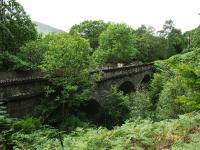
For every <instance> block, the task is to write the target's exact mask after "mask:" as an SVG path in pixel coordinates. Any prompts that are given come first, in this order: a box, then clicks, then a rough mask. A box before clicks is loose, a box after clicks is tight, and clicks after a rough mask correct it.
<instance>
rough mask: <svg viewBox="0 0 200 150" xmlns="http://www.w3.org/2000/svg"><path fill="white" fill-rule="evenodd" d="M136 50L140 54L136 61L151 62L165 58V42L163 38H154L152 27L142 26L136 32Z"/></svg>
mask: <svg viewBox="0 0 200 150" xmlns="http://www.w3.org/2000/svg"><path fill="white" fill-rule="evenodd" d="M135 34H136V45H135V46H136V48H137V49H138V51H139V52H140V53H139V55H138V60H140V61H142V62H152V61H154V60H158V59H165V58H166V57H167V49H166V47H167V42H166V39H165V38H163V37H158V36H155V35H154V34H155V33H154V29H153V28H152V27H149V28H147V27H145V26H144V25H142V26H141V27H139V28H138V29H137V30H136V31H135Z"/></svg>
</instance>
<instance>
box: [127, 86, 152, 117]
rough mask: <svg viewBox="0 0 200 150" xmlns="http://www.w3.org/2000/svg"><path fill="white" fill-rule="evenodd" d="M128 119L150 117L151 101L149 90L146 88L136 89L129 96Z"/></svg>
mask: <svg viewBox="0 0 200 150" xmlns="http://www.w3.org/2000/svg"><path fill="white" fill-rule="evenodd" d="M129 107H130V111H131V112H130V119H131V120H134V119H137V118H139V117H140V118H152V117H153V111H152V103H151V100H150V96H149V92H148V91H147V90H146V91H145V90H140V91H136V92H135V93H131V95H130V96H129Z"/></svg>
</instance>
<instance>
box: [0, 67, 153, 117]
mask: <svg viewBox="0 0 200 150" xmlns="http://www.w3.org/2000/svg"><path fill="white" fill-rule="evenodd" d="M100 71H102V73H103V77H102V78H101V79H100V81H98V82H97V84H96V91H95V93H94V99H95V100H96V101H97V102H98V103H99V104H101V101H102V97H103V95H105V94H106V93H107V92H108V91H109V90H110V89H111V87H112V86H113V85H115V86H116V87H117V88H118V89H120V90H122V91H124V92H125V93H128V92H130V91H134V90H136V89H138V88H140V87H141V86H142V85H143V84H146V82H147V81H148V80H149V79H150V76H151V75H152V74H153V64H143V65H135V66H133V65H129V66H123V67H116V68H108V69H101V70H100ZM44 86H45V81H44V78H43V75H42V74H41V73H39V72H0V102H4V104H5V105H6V106H7V110H8V113H9V114H10V115H11V116H12V117H21V116H24V115H27V114H29V113H32V112H33V110H34V108H35V106H37V105H38V104H39V103H40V100H41V97H42V95H43V93H44Z"/></svg>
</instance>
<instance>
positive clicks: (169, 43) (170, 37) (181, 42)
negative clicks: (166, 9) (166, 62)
mask: <svg viewBox="0 0 200 150" xmlns="http://www.w3.org/2000/svg"><path fill="white" fill-rule="evenodd" d="M158 33H159V36H160V37H161V38H164V39H166V48H165V50H166V56H167V58H168V57H170V56H172V55H175V54H177V53H180V52H182V50H183V49H184V48H185V47H186V43H187V41H186V40H185V38H184V36H183V34H182V33H181V30H179V29H176V28H175V25H174V23H173V21H172V20H171V19H170V20H166V21H165V23H164V25H163V29H162V30H161V31H159V32H158Z"/></svg>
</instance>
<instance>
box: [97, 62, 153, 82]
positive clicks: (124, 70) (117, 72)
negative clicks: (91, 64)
mask: <svg viewBox="0 0 200 150" xmlns="http://www.w3.org/2000/svg"><path fill="white" fill-rule="evenodd" d="M153 67H154V66H153V63H149V64H140V65H127V66H123V67H115V68H108V69H101V71H102V72H103V77H102V78H101V79H100V80H99V81H98V82H105V81H107V80H113V79H115V78H123V77H125V76H130V75H132V74H138V73H141V72H143V71H147V70H152V69H153Z"/></svg>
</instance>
